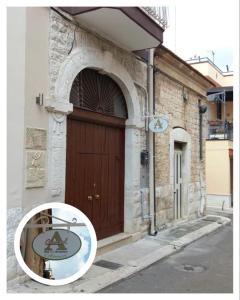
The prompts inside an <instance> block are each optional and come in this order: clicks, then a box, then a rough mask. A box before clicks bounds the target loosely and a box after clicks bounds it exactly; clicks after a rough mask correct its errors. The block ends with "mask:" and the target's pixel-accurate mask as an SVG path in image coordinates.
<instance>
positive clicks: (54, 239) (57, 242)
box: [45, 231, 67, 251]
mask: <svg viewBox="0 0 240 300" xmlns="http://www.w3.org/2000/svg"><path fill="white" fill-rule="evenodd" d="M65 243H66V240H65V241H63V240H62V239H61V236H60V234H59V232H58V231H55V232H54V234H53V236H52V238H51V239H50V240H48V241H47V244H48V246H47V248H45V250H47V251H51V250H52V248H51V246H53V245H57V246H58V248H57V250H63V251H64V250H67V248H66V247H65V246H64V244H65Z"/></svg>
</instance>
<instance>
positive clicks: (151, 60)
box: [148, 49, 155, 235]
mask: <svg viewBox="0 0 240 300" xmlns="http://www.w3.org/2000/svg"><path fill="white" fill-rule="evenodd" d="M153 63H154V49H149V52H148V95H149V97H148V99H149V114H150V116H152V115H153ZM150 121H151V118H149V122H150ZM148 139H149V143H148V145H149V212H150V220H151V221H150V222H151V224H150V234H151V235H154V234H155V226H154V214H155V212H154V165H153V164H154V159H153V152H154V151H153V150H154V149H153V147H154V145H153V132H152V131H151V130H149V131H148Z"/></svg>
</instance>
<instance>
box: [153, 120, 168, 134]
mask: <svg viewBox="0 0 240 300" xmlns="http://www.w3.org/2000/svg"><path fill="white" fill-rule="evenodd" d="M167 127H168V118H167V117H160V116H155V117H154V118H153V119H152V121H151V122H150V123H149V129H150V130H151V131H152V132H156V133H161V132H164V131H165V130H166V129H167Z"/></svg>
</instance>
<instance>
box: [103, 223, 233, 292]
mask: <svg viewBox="0 0 240 300" xmlns="http://www.w3.org/2000/svg"><path fill="white" fill-rule="evenodd" d="M232 253H233V236H232V225H227V226H225V227H223V228H221V229H220V230H218V231H217V232H215V233H212V234H209V235H208V236H205V237H204V238H201V239H200V240H198V241H196V242H194V243H193V244H191V245H189V246H187V247H186V248H185V249H184V250H182V251H181V252H179V253H177V254H174V255H172V256H170V257H168V258H167V259H165V260H163V261H160V262H157V263H155V264H153V265H151V266H150V267H149V268H147V269H144V270H142V271H140V272H138V273H136V274H134V275H132V276H130V277H128V278H126V279H124V280H121V281H119V282H117V283H115V284H113V285H111V286H109V287H107V288H104V289H102V290H101V291H100V293H232V289H233V288H232V281H233V276H232V275H233V274H232V267H233V261H232V257H233V255H232Z"/></svg>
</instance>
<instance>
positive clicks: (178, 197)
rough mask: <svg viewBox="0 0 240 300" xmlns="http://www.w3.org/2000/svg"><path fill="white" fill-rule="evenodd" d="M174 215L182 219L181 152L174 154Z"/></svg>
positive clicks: (176, 151) (177, 151)
mask: <svg viewBox="0 0 240 300" xmlns="http://www.w3.org/2000/svg"><path fill="white" fill-rule="evenodd" d="M174 215H175V219H181V218H182V151H181V150H175V152H174Z"/></svg>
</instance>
